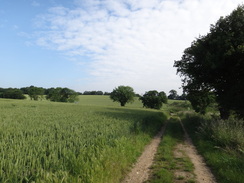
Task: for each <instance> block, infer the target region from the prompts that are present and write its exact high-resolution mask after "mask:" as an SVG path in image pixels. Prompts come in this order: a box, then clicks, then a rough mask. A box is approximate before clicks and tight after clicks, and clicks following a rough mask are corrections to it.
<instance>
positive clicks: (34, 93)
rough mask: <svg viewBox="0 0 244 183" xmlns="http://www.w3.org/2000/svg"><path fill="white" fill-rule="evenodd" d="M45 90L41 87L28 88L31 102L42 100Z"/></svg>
mask: <svg viewBox="0 0 244 183" xmlns="http://www.w3.org/2000/svg"><path fill="white" fill-rule="evenodd" d="M44 92H45V90H44V89H43V88H41V87H35V86H30V87H29V88H28V95H29V97H30V99H31V100H38V99H43V95H44Z"/></svg>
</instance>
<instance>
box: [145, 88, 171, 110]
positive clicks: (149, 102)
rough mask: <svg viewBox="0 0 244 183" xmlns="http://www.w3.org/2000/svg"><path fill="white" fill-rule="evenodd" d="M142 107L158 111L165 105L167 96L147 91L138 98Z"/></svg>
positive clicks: (154, 91) (162, 93)
mask: <svg viewBox="0 0 244 183" xmlns="http://www.w3.org/2000/svg"><path fill="white" fill-rule="evenodd" d="M140 100H141V101H142V103H143V107H146V108H151V109H160V108H161V107H162V105H163V103H167V96H166V94H165V93H164V92H160V93H159V92H157V91H156V90H152V91H148V92H146V93H145V94H144V95H143V96H141V97H140Z"/></svg>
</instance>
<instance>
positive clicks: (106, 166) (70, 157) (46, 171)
mask: <svg viewBox="0 0 244 183" xmlns="http://www.w3.org/2000/svg"><path fill="white" fill-rule="evenodd" d="M117 106H118V107H117ZM139 106H140V103H139V101H138V102H137V103H135V104H130V105H128V106H127V107H123V108H122V107H119V104H118V103H113V102H112V101H110V100H109V98H108V97H107V96H80V101H79V103H76V104H68V103H55V102H49V101H46V100H43V101H30V100H10V99H9V100H8V99H0V111H1V113H0V156H1V161H0V182H9V183H10V182H11V183H12V182H70V183H71V182H91V183H92V182H95V183H99V182H101V183H103V182H108V183H109V182H111V183H116V182H119V181H120V180H121V179H122V178H123V176H124V174H125V172H126V171H128V168H129V167H130V166H131V165H132V163H134V162H135V161H136V159H137V157H138V156H139V155H140V153H141V152H142V151H143V148H144V146H145V145H146V144H147V143H148V142H149V141H150V140H151V138H152V137H153V136H154V135H155V134H156V133H157V131H158V130H159V129H160V128H161V126H162V125H163V123H164V121H165V120H166V116H165V115H164V114H163V113H162V112H160V111H156V110H147V109H143V108H142V107H139Z"/></svg>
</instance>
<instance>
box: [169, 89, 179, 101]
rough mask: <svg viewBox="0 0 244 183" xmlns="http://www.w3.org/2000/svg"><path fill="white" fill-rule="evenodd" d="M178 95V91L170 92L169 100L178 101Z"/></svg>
mask: <svg viewBox="0 0 244 183" xmlns="http://www.w3.org/2000/svg"><path fill="white" fill-rule="evenodd" d="M177 97H178V95H177V91H176V90H170V91H169V96H168V99H172V100H174V99H177Z"/></svg>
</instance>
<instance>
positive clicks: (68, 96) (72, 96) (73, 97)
mask: <svg viewBox="0 0 244 183" xmlns="http://www.w3.org/2000/svg"><path fill="white" fill-rule="evenodd" d="M46 99H47V100H50V101H53V102H71V103H72V102H75V101H78V94H77V92H75V91H74V90H71V89H69V88H61V87H57V88H50V89H49V92H48V95H47V96H46Z"/></svg>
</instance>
